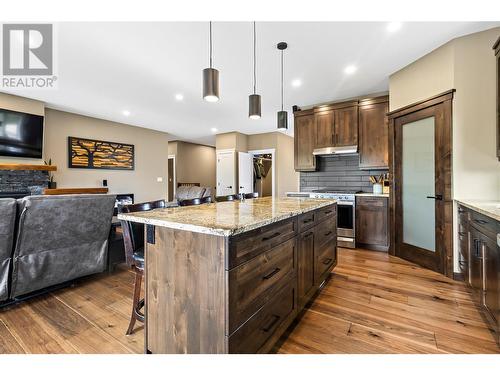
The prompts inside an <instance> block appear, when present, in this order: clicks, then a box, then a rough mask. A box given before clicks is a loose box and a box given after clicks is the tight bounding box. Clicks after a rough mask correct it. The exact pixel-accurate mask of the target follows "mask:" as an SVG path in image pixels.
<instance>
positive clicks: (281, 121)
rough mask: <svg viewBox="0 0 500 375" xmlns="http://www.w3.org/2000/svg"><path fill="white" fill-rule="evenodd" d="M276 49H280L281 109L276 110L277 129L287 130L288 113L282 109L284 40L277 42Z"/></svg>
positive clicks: (285, 46)
mask: <svg viewBox="0 0 500 375" xmlns="http://www.w3.org/2000/svg"><path fill="white" fill-rule="evenodd" d="M277 47H278V49H279V50H280V51H281V111H278V129H279V130H287V129H288V113H287V111H284V110H283V94H284V89H283V51H284V50H285V49H286V48H287V47H288V44H286V43H285V42H280V43H278V46H277Z"/></svg>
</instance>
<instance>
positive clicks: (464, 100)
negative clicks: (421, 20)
mask: <svg viewBox="0 0 500 375" xmlns="http://www.w3.org/2000/svg"><path fill="white" fill-rule="evenodd" d="M499 35H500V28H494V29H490V30H486V31H483V32H480V33H475V34H471V35H466V36H464V37H461V38H457V39H454V40H452V41H450V42H449V43H447V44H445V45H443V46H441V47H439V48H438V49H436V50H434V51H432V52H431V53H429V54H428V55H426V56H424V57H422V58H421V59H419V60H417V61H415V62H414V63H412V64H410V65H409V66H407V67H405V68H403V69H401V70H400V71H398V72H396V73H394V74H392V75H391V76H390V77H389V94H390V108H391V110H395V109H397V108H401V107H404V106H406V105H410V104H412V103H414V102H416V101H419V100H423V99H426V98H428V97H430V96H433V95H437V94H440V93H442V92H444V91H446V90H449V89H456V92H455V95H454V99H453V137H452V138H453V140H452V142H453V160H452V168H453V172H452V173H453V175H452V188H453V198H454V199H493V200H499V199H500V162H499V161H498V160H497V157H496V148H495V147H496V102H495V100H496V87H495V80H496V65H495V56H494V53H493V50H492V46H493V43H494V42H495V41H496V39H497V38H498V36H499ZM454 227H455V228H457V217H456V207H455V214H454ZM455 232H456V230H455ZM454 248H455V270H457V269H458V267H457V261H458V259H457V258H458V256H457V251H458V250H457V249H458V239H457V238H456V236H455V239H454Z"/></svg>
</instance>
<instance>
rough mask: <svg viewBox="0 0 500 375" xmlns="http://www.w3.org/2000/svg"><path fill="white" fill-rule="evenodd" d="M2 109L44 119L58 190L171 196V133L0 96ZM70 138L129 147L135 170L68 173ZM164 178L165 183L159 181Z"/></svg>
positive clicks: (47, 154) (144, 197) (140, 196)
mask: <svg viewBox="0 0 500 375" xmlns="http://www.w3.org/2000/svg"><path fill="white" fill-rule="evenodd" d="M0 107H2V108H7V109H11V110H15V111H20V112H29V113H35V114H39V115H43V114H44V112H45V129H44V159H49V158H51V159H52V163H53V164H54V165H56V166H57V171H56V172H54V180H55V181H56V182H57V186H58V187H61V188H63V187H99V186H101V185H102V180H103V179H106V180H108V187H109V191H110V193H134V194H135V199H136V201H137V202H140V201H146V200H154V199H162V198H166V197H167V155H168V147H167V145H168V135H167V134H166V133H162V132H158V131H154V130H149V129H144V128H139V127H136V126H130V125H125V124H120V123H116V122H111V121H105V120H100V119H96V118H92V117H87V116H80V115H77V114H73V113H69V112H63V111H58V110H54V109H49V108H45V106H44V103H42V102H38V101H34V100H30V99H26V98H22V97H17V96H12V95H7V94H2V93H0ZM68 136H76V137H83V138H90V139H98V140H105V141H116V142H121V143H130V144H133V145H134V146H135V169H134V170H133V171H119V170H116V171H113V170H98V169H88V170H85V169H73V168H71V169H70V168H68ZM0 163H26V164H40V163H43V160H40V159H20V158H0ZM157 177H162V179H163V181H162V182H157Z"/></svg>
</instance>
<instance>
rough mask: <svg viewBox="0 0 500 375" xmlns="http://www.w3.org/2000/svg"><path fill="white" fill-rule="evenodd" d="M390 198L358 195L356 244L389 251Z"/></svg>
mask: <svg viewBox="0 0 500 375" xmlns="http://www.w3.org/2000/svg"><path fill="white" fill-rule="evenodd" d="M388 201H389V199H388V198H386V197H375V196H373V197H370V196H358V197H356V213H355V215H356V245H357V246H358V247H362V248H367V249H373V250H381V251H387V250H388V249H389V202H388Z"/></svg>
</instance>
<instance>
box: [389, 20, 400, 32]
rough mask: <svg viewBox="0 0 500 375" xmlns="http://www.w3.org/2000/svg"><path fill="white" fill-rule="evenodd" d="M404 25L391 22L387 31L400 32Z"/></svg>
mask: <svg viewBox="0 0 500 375" xmlns="http://www.w3.org/2000/svg"><path fill="white" fill-rule="evenodd" d="M402 25H403V24H402V23H401V22H389V23H388V24H387V31H389V32H390V33H393V32H395V31H398V30H399V29H400V28H401V26H402Z"/></svg>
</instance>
